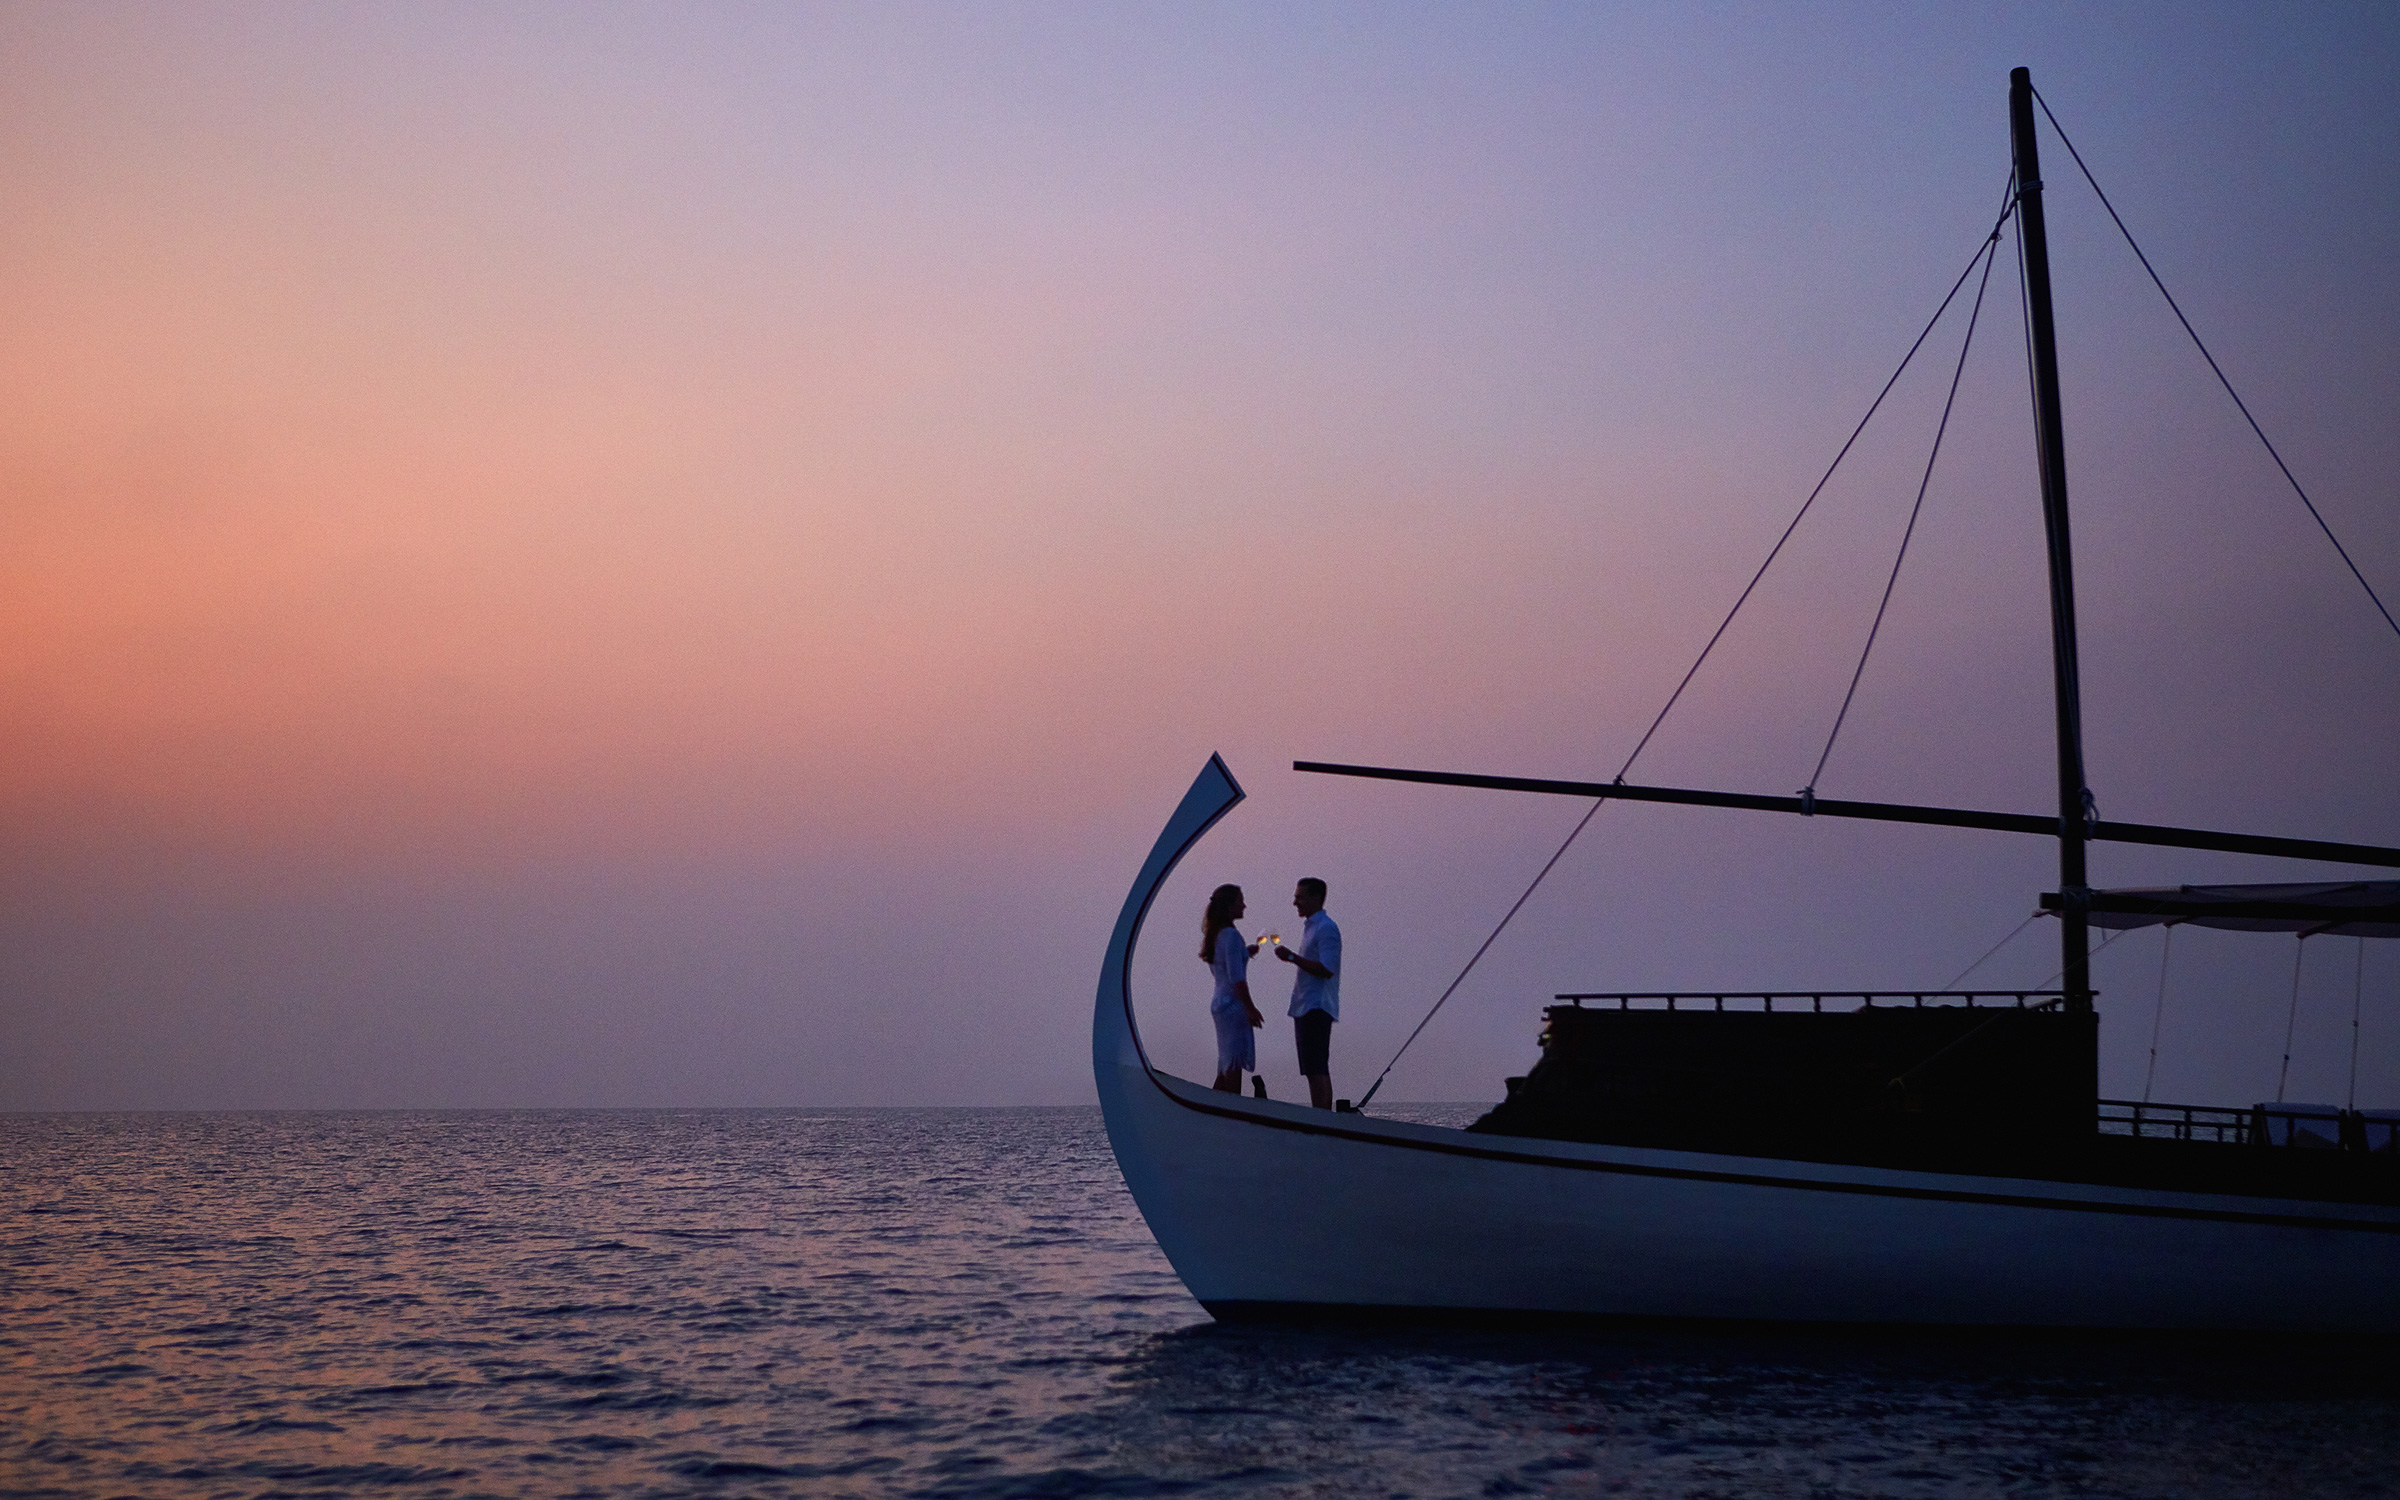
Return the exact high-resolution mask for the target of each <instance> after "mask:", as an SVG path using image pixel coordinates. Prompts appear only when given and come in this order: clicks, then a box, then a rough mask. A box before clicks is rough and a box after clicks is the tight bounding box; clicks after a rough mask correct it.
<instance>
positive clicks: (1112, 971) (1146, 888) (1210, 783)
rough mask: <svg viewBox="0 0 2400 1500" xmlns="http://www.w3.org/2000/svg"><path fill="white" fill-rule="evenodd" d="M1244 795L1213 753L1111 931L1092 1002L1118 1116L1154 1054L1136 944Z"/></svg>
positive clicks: (1106, 1084) (1107, 1100) (1096, 1054)
mask: <svg viewBox="0 0 2400 1500" xmlns="http://www.w3.org/2000/svg"><path fill="white" fill-rule="evenodd" d="M1242 796H1243V792H1242V785H1241V783H1240V782H1238V781H1235V780H1234V779H1233V773H1232V772H1231V771H1229V770H1227V769H1226V768H1225V761H1224V758H1223V757H1222V756H1217V755H1211V756H1210V757H1209V758H1208V764H1207V765H1205V766H1202V767H1201V768H1200V774H1199V775H1198V776H1197V777H1195V778H1194V779H1193V781H1192V787H1191V790H1190V791H1188V792H1185V793H1184V794H1183V801H1182V802H1181V803H1179V804H1177V806H1176V808H1175V815H1174V816H1173V817H1171V818H1169V819H1167V826H1166V827H1165V829H1163V830H1162V831H1161V832H1160V833H1159V835H1158V842H1157V843H1155V844H1153V845H1151V846H1150V857H1149V858H1148V859H1146V860H1144V861H1143V862H1142V872H1141V874H1139V875H1137V876H1135V877H1134V881H1133V889H1132V890H1130V891H1127V892H1126V893H1125V907H1124V909H1123V910H1122V911H1120V912H1118V913H1117V929H1116V931H1115V932H1113V933H1111V934H1110V935H1109V939H1108V956H1107V957H1106V958H1105V959H1103V960H1102V961H1101V964H1100V993H1099V996H1098V998H1097V999H1096V1000H1095V1001H1094V1003H1093V1005H1092V1080H1093V1082H1094V1083H1095V1084H1097V1085H1098V1087H1099V1090H1100V1103H1101V1105H1102V1106H1103V1108H1107V1109H1109V1113H1110V1114H1111V1116H1112V1119H1113V1116H1114V1114H1115V1110H1114V1108H1113V1107H1112V1106H1114V1105H1115V1104H1116V1103H1117V1102H1118V1100H1119V1098H1120V1097H1121V1095H1120V1093H1119V1091H1120V1090H1121V1089H1122V1088H1123V1086H1124V1085H1125V1084H1126V1083H1128V1082H1131V1081H1133V1078H1134V1076H1135V1075H1142V1076H1144V1077H1145V1078H1146V1076H1147V1075H1148V1073H1149V1071H1150V1058H1149V1055H1148V1054H1147V1053H1145V1052H1143V1050H1142V1036H1141V1032H1140V1030H1139V1028H1137V1027H1136V1026H1135V1025H1134V1021H1133V946H1134V943H1135V942H1136V941H1137V940H1139V939H1140V937H1141V935H1142V923H1143V922H1144V921H1145V920H1147V919H1148V918H1149V915H1150V903H1151V902H1152V901H1153V900H1155V899H1157V896H1158V890H1159V887H1160V886H1163V885H1165V884H1166V883H1167V877H1168V876H1169V875H1172V874H1174V873H1175V866H1176V865H1177V864H1179V863H1180V862H1181V861H1182V859H1183V856H1184V855H1185V854H1186V853H1187V852H1189V851H1190V849H1191V847H1192V845H1194V844H1196V843H1198V842H1200V836H1201V835H1202V834H1205V833H1207V832H1208V830H1209V829H1211V828H1213V827H1214V826H1216V822H1217V820H1218V819H1219V818H1222V817H1224V816H1225V815H1226V814H1227V813H1229V812H1231V811H1233V809H1234V805H1235V804H1236V803H1238V802H1240V801H1241V800H1242Z"/></svg>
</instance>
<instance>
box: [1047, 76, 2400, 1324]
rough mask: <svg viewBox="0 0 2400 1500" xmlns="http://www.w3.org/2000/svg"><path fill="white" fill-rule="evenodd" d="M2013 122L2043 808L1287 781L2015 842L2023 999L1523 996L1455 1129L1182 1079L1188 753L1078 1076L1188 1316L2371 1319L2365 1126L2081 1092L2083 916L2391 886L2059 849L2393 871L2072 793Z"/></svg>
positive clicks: (2309, 907) (2389, 890)
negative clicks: (2173, 880) (1170, 897)
mask: <svg viewBox="0 0 2400 1500" xmlns="http://www.w3.org/2000/svg"><path fill="white" fill-rule="evenodd" d="M2033 123H2034V116H2033V91H2032V84H2031V81H2030V79H2029V77H2028V75H2027V73H2026V70H2024V69H2022V68H2020V69H2017V70H2016V71H2015V72H2014V73H2013V74H2012V77H2011V87H2010V124H2011V137H2012V146H2013V150H2014V158H2015V169H2016V187H2015V202H2014V204H2013V211H2014V212H2015V213H2016V215H2017V220H2018V232H2019V235H2020V240H2021V244H2022V248H2023V255H2024V275H2025V283H2026V292H2027V303H2028V309H2027V310H2028V321H2029V324H2030V332H2031V339H2030V344H2031V349H2030V354H2031V359H2032V363H2033V381H2034V391H2035V413H2036V426H2037V437H2038V440H2039V441H2038V452H2039V461H2040V469H2041V493H2042V501H2043V511H2044V517H2045V522H2046V526H2047V530H2048V536H2049V576H2050V591H2051V620H2052V644H2053V666H2054V674H2053V675H2054V686H2055V696H2056V718H2057V752H2058V754H2057V759H2058V793H2059V806H2058V811H2057V813H2056V815H2054V816H2050V815H2033V814H2021V813H2000V812H1985V811H1976V810H1970V809H1958V808H1939V807H1921V806H1907V805H1897V804H1887V803H1870V802H1849V801H1837V800H1832V799H1822V798H1817V797H1815V796H1814V795H1813V793H1805V794H1803V795H1802V796H1800V797H1794V798H1786V797H1769V796H1755V795H1750V794H1744V793H1728V792H1714V791H1703V790H1695V789H1687V788H1675V787H1650V786H1634V785H1627V784H1624V783H1623V782H1622V781H1617V782H1572V781H1547V780H1536V779H1529V778H1522V777H1499V776H1478V775H1466V774H1457V773H1449V772H1436V771H1413V770H1398V769H1391V768H1382V767H1366V766H1347V765H1331V764H1324V763H1317V762H1305V761H1304V762H1299V763H1296V765H1295V769H1297V770H1302V771H1311V772H1319V773H1327V774H1338V775H1350V776H1367V777H1374V778H1380V779H1389V780H1399V781H1409V782H1417V783H1425V784H1434V785H1445V786H1465V787H1480V788H1486V789H1490V790H1495V791H1513V792H1520V793H1538V794H1551V795H1563V796H1571V797H1581V798H1596V799H1621V800H1631V801H1648V802H1660V803H1670V804H1682V805H1690V806H1707V807H1724V808H1742V809H1749V810H1753V811H1761V812H1782V813H1789V814H1798V815H1801V816H1813V817H1840V818H1858V819H1868V820H1876V821H1886V822H1903V823H1916V824H1920V825H1933V826H1946V827H1960V828H1977V829H1986V830H1994V831H2000V832H2013V833H2020V834H2030V835H2036V836H2041V837H2046V838H2051V839H2054V840H2055V841H2056V842H2057V846H2058V853H2059V876H2058V879H2059V886H2058V890H2057V891H2055V892H2050V893H2046V894H2045V895H2044V897H2043V901H2044V904H2045V906H2046V907H2047V908H2048V909H2049V910H2050V911H2051V912H2052V913H2053V914H2054V915H2055V916H2056V917H2057V919H2058V925H2059V932H2060V940H2061V945H2062V950H2061V957H2062V963H2061V983H2060V987H2059V988H2058V989H2057V990H2055V991H2028V992H2012V993H1992V992H1973V993H1970V992H1943V993H1938V994H1937V993H1923V994H1913V995H1894V994H1865V995H1835V994H1831V993H1817V992H1778V993H1775V994H1764V995H1752V996H1728V995H1722V994H1711V995H1659V994H1651V995H1609V996H1594V995H1582V996H1561V997H1559V999H1560V1000H1561V1001H1562V1002H1564V1003H1561V1004H1557V1005H1553V1006H1551V1007H1550V1008H1549V1010H1548V1020H1549V1027H1548V1030H1547V1031H1546V1033H1545V1042H1544V1052H1543V1057H1542V1060H1541V1062H1540V1063H1539V1064H1537V1065H1536V1066H1535V1067H1534V1068H1533V1069H1532V1070H1531V1071H1530V1072H1529V1073H1528V1074H1527V1075H1526V1077H1524V1078H1523V1079H1512V1080H1510V1081H1509V1082H1510V1093H1509V1097H1508V1099H1507V1100H1505V1101H1504V1102H1503V1103H1502V1104H1501V1105H1500V1106H1499V1107H1497V1108H1495V1109H1494V1110H1493V1111H1492V1112H1491V1113H1490V1114H1489V1115H1487V1116H1485V1117H1484V1118H1483V1119H1482V1120H1480V1121H1478V1122H1476V1124H1475V1125H1474V1126H1472V1127H1469V1128H1466V1129H1449V1128H1440V1127H1435V1126H1428V1125H1420V1124H1413V1123H1408V1122H1402V1121H1394V1120H1386V1119H1382V1118H1378V1117H1374V1116H1371V1115H1368V1114H1364V1113H1361V1112H1358V1111H1355V1110H1344V1111H1339V1112H1329V1111H1323V1110H1316V1109H1310V1108H1304V1107H1301V1106H1298V1105H1294V1104H1287V1103H1282V1102H1279V1101H1275V1100H1268V1099H1251V1098H1243V1097H1241V1096H1238V1095H1234V1094H1227V1093H1221V1092H1216V1091H1214V1090H1212V1089H1210V1088H1209V1087H1207V1086H1205V1085H1202V1084H1197V1083H1193V1082H1190V1081H1187V1080H1184V1079H1180V1078H1176V1077H1174V1076H1172V1075H1170V1074H1167V1073H1165V1072H1163V1071H1161V1070H1160V1069H1159V1068H1158V1067H1156V1066H1155V1065H1154V1064H1153V1063H1152V1062H1151V1061H1150V1059H1149V1056H1148V1054H1147V1053H1146V1051H1145V1050H1144V1048H1143V1045H1142V1039H1141V1036H1140V1032H1139V1030H1138V1028H1137V1026H1136V1024H1135V1020H1134V1008H1133V994H1132V989H1131V976H1132V959H1133V953H1134V948H1135V945H1136V943H1137V942H1138V940H1139V938H1140V936H1141V933H1142V929H1143V925H1144V923H1145V920H1146V919H1147V917H1148V916H1149V914H1150V908H1151V906H1152V904H1153V902H1154V901H1155V899H1156V897H1157V894H1158V892H1159V890H1160V888H1161V886H1162V885H1163V884H1164V883H1165V881H1166V880H1167V878H1168V876H1169V875H1170V874H1171V873H1172V872H1173V870H1174V869H1175V867H1176V865H1177V863H1178V862H1179V861H1180V860H1181V859H1182V858H1183V857H1184V856H1185V854H1187V853H1188V852H1189V851H1190V850H1191V849H1192V848H1193V846H1194V845H1195V844H1197V843H1198V842H1199V840H1200V839H1201V838H1202V837H1203V836H1205V835H1206V834H1207V832H1208V831H1209V829H1210V828H1212V827H1213V826H1214V825H1215V824H1216V823H1217V822H1218V821H1219V820H1220V819H1222V818H1224V817H1225V816H1226V814H1228V813H1229V812H1231V811H1232V810H1233V808H1234V807H1235V806H1236V805H1237V804H1238V803H1239V802H1240V801H1241V800H1242V797H1243V792H1242V788H1241V785H1240V783H1239V782H1238V781H1237V780H1236V779H1235V777H1234V775H1233V772H1232V771H1231V770H1230V769H1229V768H1228V767H1227V766H1226V765H1225V763H1224V761H1223V760H1222V759H1221V758H1220V757H1217V756H1211V757H1210V758H1209V760H1208V762H1207V764H1206V765H1205V766H1204V767H1203V768H1202V769H1201V771H1200V773H1199V775H1198V777H1197V778H1196V779H1195V780H1194V781H1193V782H1192V784H1191V787H1190V789H1189V790H1188V791H1187V792H1186V793H1185V794H1184V796H1183V799H1182V801H1181V802H1180V803H1179V804H1178V805H1177V807H1176V808H1175V811H1174V813H1173V815H1172V816H1171V817H1170V818H1169V819H1168V820H1167V823H1166V826H1165V828H1164V830H1163V831H1162V832H1161V833H1160V834H1159V836H1158V839H1157V842H1156V843H1155V845H1154V846H1153V847H1152V849H1151V851H1150V855H1149V858H1148V859H1147V860H1146V861H1145V862H1144V863H1143V865H1142V868H1141V871H1140V873H1139V874H1138V875H1137V876H1136V878H1135V880H1134V883H1133V886H1132V889H1131V890H1130V891H1129V892H1128V894H1127V896H1126V899H1125V904H1124V907H1123V909H1122V911H1121V912H1120V914H1119V916H1118V919H1117V923H1116V927H1115V929H1114V931H1113V932H1112V934H1111V936H1110V939H1109V944H1108V949H1107V952H1106V954H1105V956H1104V958H1103V961H1102V964H1101V970H1100V979H1099V988H1098V992H1097V996H1096V999H1095V1003H1094V1007H1093V1013H1092V1070H1093V1078H1094V1082H1095V1085H1096V1087H1097V1089H1098V1093H1099V1098H1100V1104H1101V1108H1102V1112H1103V1115H1104V1117H1105V1119H1106V1122H1107V1129H1108V1136H1109V1141H1110V1144H1111V1145H1112V1146H1113V1148H1114V1149H1115V1152H1116V1157H1117V1161H1118V1164H1119V1166H1120V1168H1121V1169H1122V1171H1123V1173H1124V1176H1125V1181H1126V1185H1127V1186H1128V1188H1129V1189H1130V1190H1131V1191H1132V1194H1133V1197H1134V1201H1135V1202H1136V1203H1137V1204H1138V1205H1139V1206H1140V1209H1141V1211H1142V1214H1143V1216H1144V1218H1145V1219H1146V1220H1147V1221H1148V1223H1149V1225H1150V1228H1151V1231H1152V1233H1153V1234H1155V1235H1156V1237H1157V1239H1158V1243H1159V1245H1160V1247H1161V1249H1162V1250H1164V1252H1165V1253H1166V1256H1167V1259H1168V1260H1169V1262H1170V1263H1172V1264H1173V1266H1174V1267H1175V1269H1176V1271H1177V1272H1178V1274H1180V1275H1181V1276H1182V1278H1183V1280H1184V1283H1185V1285H1186V1286H1188V1287H1189V1288H1190V1290H1191V1292H1192V1294H1193V1295H1194V1296H1195V1297H1196V1298H1197V1299H1198V1300H1199V1301H1200V1303H1201V1304H1202V1305H1203V1306H1204V1307H1205V1308H1207V1310H1208V1311H1209V1312H1210V1313H1211V1314H1212V1315H1213V1316H1215V1317H1217V1318H1219V1319H1227V1320H1240V1319H1253V1318H1270V1317H1294V1316H1300V1317H1323V1316H1348V1317H1357V1316H1426V1315H1440V1314H1447V1315H1462V1314H1463V1315H1501V1314H1512V1315H1529V1316H1537V1317H1561V1316H1567V1317H1596V1318H1625V1319H1677V1320H1684V1319H1691V1320H1734V1321H1743V1322H1775V1323H1796V1324H1812V1323H1813V1324H1875V1325H1921V1326H1981V1327H2008V1328H2033V1327H2056V1328H2089V1329H2160V1330H2164V1329H2205V1330H2257V1331H2270V1330H2271V1331H2286V1332H2306V1333H2343V1334H2360V1333H2379V1334H2380V1333H2393V1332H2400V1149H2395V1144H2394V1142H2393V1140H2392V1136H2393V1134H2394V1132H2393V1130H2392V1129H2391V1122H2388V1121H2377V1122H2370V1121H2367V1120H2365V1119H2363V1118H2361V1117H2355V1116H2353V1115H2352V1114H2351V1113H2350V1112H2348V1111H2338V1112H2325V1113H2330V1114H2333V1115H2335V1116H2336V1118H2334V1119H2333V1120H2331V1121H2317V1120H2316V1119H2315V1118H2314V1115H2313V1114H2312V1113H2311V1112H2307V1111H2292V1110H2283V1111H2276V1110H2271V1109H2268V1108H2266V1107H2252V1108H2247V1109H2244V1108H2228V1109H2224V1110H2210V1109H2203V1108H2197V1107H2184V1106H2154V1105H2135V1104H2120V1103H2116V1102H2113V1101H2104V1100H2101V1099H2100V1098H2099V1097H2098V1084H2097V1056H2098V1051H2097V1039H2098V1018H2097V1016H2096V1014H2095V1013H2094V1010H2093V1003H2092V988H2091V973H2090V930H2091V928H2092V927H2093V926H2094V925H2100V926H2104V927H2114V928H2122V927H2129V926H2140V925H2147V924H2153V923H2195V924H2201V925H2210V926H2217V927H2226V928H2233V929H2236V930H2249V931H2266V932H2289V933H2301V934H2314V933H2352V934H2356V935H2358V936H2361V937H2382V938H2388V937H2400V880H2385V881H2356V880H2352V881H2336V882H2320V883H2315V884H2309V885H2275V886H2243V887H2223V886H2217V887H2169V888H2160V889H2145V890H2138V891H2094V890H2093V889H2091V887H2090V886H2089V884H2088V882H2087V878H2086V871H2085V853H2086V846H2087V845H2088V844H2089V843H2091V842H2094V841H2117V842H2128V843H2137V844H2148V845H2153V846H2164V847H2172V848H2186V849H2200V850H2210V851H2224V852H2233V853H2250V854H2261V855H2271V856H2280V857H2288V858H2299V859H2316V860H2326V861H2333V862H2338V863H2344V864H2351V865H2367V866H2374V867H2381V868H2385V869H2393V868H2400V850H2394V849H2388V848H2380V847H2375V846H2368V845H2356V844H2339V843H2329V842H2324V841H2319V840H2305V839H2288V838H2273V837H2263V836H2255V835H2244V834H2232V833H2218V832H2212V831H2208V830H2199V829H2187V828H2170V827H2160V826H2155V825H2146V824H2128V823H2115V822H2108V821H2103V820H2101V819H2099V818H2098V817H2097V816H2096V814H2095V812H2094V809H2093V805H2092V802H2091V798H2090V794H2089V792H2088V791H2087V790H2086V787H2085V782H2084V770H2083V751H2082V725H2081V710H2080V702H2079V686H2078V679H2077V654H2076V643H2075V614H2074V583H2073V573H2072V565H2071V557H2070V547H2069V529H2068V524H2067V521H2068V518H2067V495H2066V467H2065V461H2064V457H2063V445H2062V441H2061V419H2060V410H2059V397H2058V377H2057V355H2056V343H2055V335H2054V331H2053V327H2052V312H2051V297H2050V284H2049V260H2048V249H2047V242H2046V238H2045V232H2044V222H2043V215H2042V201H2041V191H2042V187H2041V184H2042V178H2041V171H2040V166H2039V160H2038V152H2037V147H2036V143H2035V140H2034V131H2033ZM2319 1124H2322V1125H2324V1126H2325V1128H2322V1129H2318V1128H2312V1126H2314V1125H2319ZM2369 1124H2375V1125H2379V1126H2380V1127H2381V1129H2382V1138H2381V1139H2380V1140H2377V1139H2373V1138H2371V1136H2370V1132H2369V1131H2368V1130H2367V1129H2366V1127H2367V1126H2368V1125H2369Z"/></svg>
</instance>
